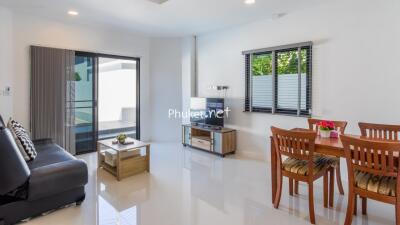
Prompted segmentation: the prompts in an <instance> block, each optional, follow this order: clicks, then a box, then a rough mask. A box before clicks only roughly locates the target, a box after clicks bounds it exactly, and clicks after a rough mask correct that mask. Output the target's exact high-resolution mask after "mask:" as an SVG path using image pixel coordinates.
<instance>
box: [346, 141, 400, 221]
mask: <svg viewBox="0 0 400 225" xmlns="http://www.w3.org/2000/svg"><path fill="white" fill-rule="evenodd" d="M340 138H341V141H342V143H343V147H344V152H345V155H346V162H347V168H348V181H349V197H348V198H349V199H348V205H347V213H346V220H345V225H350V224H351V222H352V219H353V213H354V214H355V210H356V209H357V207H356V205H357V204H356V202H357V201H356V200H357V196H360V197H361V198H362V199H367V198H370V199H373V200H376V201H380V202H385V203H389V204H393V205H395V207H396V224H397V225H400V196H399V194H400V183H399V181H400V179H399V174H400V173H399V169H400V167H399V165H400V164H399V157H398V156H399V153H400V142H394V141H384V140H376V139H375V140H374V139H369V138H357V137H352V136H346V135H342V136H341V137H340ZM363 202H364V201H363ZM365 206H366V205H365ZM364 210H366V208H365V209H364V204H363V213H364Z"/></svg>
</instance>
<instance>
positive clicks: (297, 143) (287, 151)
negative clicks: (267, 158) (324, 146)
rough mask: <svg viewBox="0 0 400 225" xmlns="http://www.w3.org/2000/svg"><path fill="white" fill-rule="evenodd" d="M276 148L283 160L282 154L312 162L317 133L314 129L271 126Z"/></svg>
mask: <svg viewBox="0 0 400 225" xmlns="http://www.w3.org/2000/svg"><path fill="white" fill-rule="evenodd" d="M271 131H272V135H273V138H274V144H275V150H276V152H277V155H278V157H279V160H280V161H282V155H284V156H287V157H290V158H296V159H300V160H308V161H310V162H312V159H313V155H314V149H315V138H316V136H317V133H315V132H312V131H290V130H284V129H280V128H277V127H271Z"/></svg>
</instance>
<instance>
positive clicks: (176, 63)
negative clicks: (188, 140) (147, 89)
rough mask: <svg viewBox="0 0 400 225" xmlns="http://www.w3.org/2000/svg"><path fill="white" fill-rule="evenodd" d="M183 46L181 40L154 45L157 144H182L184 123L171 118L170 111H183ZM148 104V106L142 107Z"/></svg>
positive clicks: (153, 117) (153, 115)
mask: <svg viewBox="0 0 400 225" xmlns="http://www.w3.org/2000/svg"><path fill="white" fill-rule="evenodd" d="M181 48H182V45H181V39H180V38H154V39H152V40H151V44H150V56H151V61H150V74H151V83H150V86H151V88H152V92H151V98H150V104H151V112H148V113H151V121H152V135H151V136H152V140H153V141H180V139H181V122H182V121H181V119H180V118H176V119H175V118H169V117H168V111H169V109H176V110H178V111H180V110H181V109H182V85H181V80H182V58H181V55H182V50H181ZM142 104H144V103H142Z"/></svg>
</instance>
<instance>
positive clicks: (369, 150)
mask: <svg viewBox="0 0 400 225" xmlns="http://www.w3.org/2000/svg"><path fill="white" fill-rule="evenodd" d="M340 139H341V141H342V143H343V147H344V152H345V155H346V161H347V168H348V170H349V178H353V176H354V171H355V170H358V171H361V172H368V173H372V174H374V175H380V176H390V177H397V175H398V172H399V168H400V167H399V166H400V164H399V153H400V142H395V141H383V140H376V139H369V138H357V137H352V136H347V135H341V136H340Z"/></svg>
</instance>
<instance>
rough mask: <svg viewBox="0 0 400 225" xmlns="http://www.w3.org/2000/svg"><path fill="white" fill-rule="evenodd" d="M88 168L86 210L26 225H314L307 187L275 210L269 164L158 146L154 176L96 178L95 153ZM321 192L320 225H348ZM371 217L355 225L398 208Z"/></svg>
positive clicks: (341, 202)
mask: <svg viewBox="0 0 400 225" xmlns="http://www.w3.org/2000/svg"><path fill="white" fill-rule="evenodd" d="M80 158H82V159H84V160H86V161H87V163H88V166H89V184H88V185H87V186H86V193H87V197H86V200H85V202H84V203H83V204H82V206H80V207H75V206H72V207H69V208H65V209H60V210H57V211H55V212H53V213H50V214H49V215H46V216H42V217H38V218H35V219H32V220H31V221H29V222H27V223H24V224H27V225H39V224H46V225H47V224H49V225H52V224H55V225H72V224H74V225H75V224H79V225H81V224H82V225H92V224H96V225H109V224H116V225H242V224H243V225H266V224H274V225H288V224H296V225H297V224H309V221H308V204H307V196H306V195H305V193H306V186H301V187H300V196H296V197H289V195H288V191H287V183H285V185H284V192H283V196H282V201H281V206H280V209H279V210H276V209H274V208H273V207H272V204H271V194H270V193H271V191H270V180H269V173H270V170H269V165H267V164H266V163H264V162H262V161H255V160H248V159H240V158H238V157H236V156H229V157H227V158H224V159H223V158H220V157H217V156H214V155H210V154H207V153H204V152H200V151H197V150H191V149H190V148H183V147H182V146H181V144H178V143H177V144H171V143H169V144H152V154H151V174H148V173H143V174H140V175H137V176H134V177H130V178H127V179H125V180H123V181H121V182H117V181H116V180H115V178H114V177H113V176H111V175H110V174H108V173H107V172H106V171H103V170H99V171H97V169H96V168H97V165H96V163H97V161H96V154H88V155H84V156H80ZM317 185H318V187H317V188H316V191H315V207H316V220H317V224H343V222H344V217H345V210H346V205H347V203H346V202H347V199H346V197H343V196H339V195H338V194H337V192H336V193H335V208H333V209H324V208H323V207H322V192H321V188H320V187H321V186H319V185H320V184H317ZM368 203H369V205H368V208H369V211H368V213H369V215H368V216H361V215H360V213H359V216H357V217H354V220H353V224H363V225H365V224H370V225H378V224H380V225H386V224H394V207H393V206H389V205H385V204H381V203H377V202H373V201H369V202H368Z"/></svg>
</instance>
